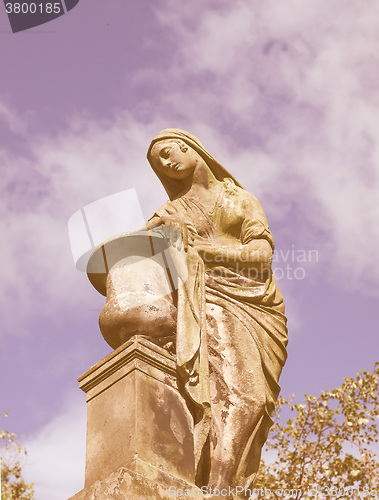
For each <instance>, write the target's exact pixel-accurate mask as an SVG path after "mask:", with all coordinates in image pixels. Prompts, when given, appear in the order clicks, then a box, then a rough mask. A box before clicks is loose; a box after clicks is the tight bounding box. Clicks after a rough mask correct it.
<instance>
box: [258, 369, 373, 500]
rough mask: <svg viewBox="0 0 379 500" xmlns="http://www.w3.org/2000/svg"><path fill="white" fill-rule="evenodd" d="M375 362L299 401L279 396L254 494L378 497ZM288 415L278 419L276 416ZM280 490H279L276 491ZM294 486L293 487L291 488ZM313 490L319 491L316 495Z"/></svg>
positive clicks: (299, 496) (333, 497)
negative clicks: (333, 386) (371, 367)
mask: <svg viewBox="0 0 379 500" xmlns="http://www.w3.org/2000/svg"><path fill="white" fill-rule="evenodd" d="M378 377H379V363H376V365H375V369H374V371H373V372H372V373H370V372H368V371H361V372H359V373H358V374H357V376H356V378H345V379H344V383H343V384H342V386H341V387H340V388H338V389H334V390H332V391H326V392H323V393H322V394H321V396H319V397H314V396H309V395H305V399H304V401H303V403H302V404H294V403H293V396H292V398H290V399H289V400H286V399H284V398H280V399H279V401H278V407H277V418H276V421H275V423H274V426H273V428H272V430H271V432H270V434H269V439H268V442H267V449H268V450H269V455H271V454H272V456H273V457H274V458H273V461H272V462H271V460H270V462H269V461H266V462H265V461H264V460H262V463H261V468H260V471H259V473H258V476H257V479H256V482H255V485H254V488H255V489H256V490H259V491H260V492H259V494H258V498H265V499H266V498H278V493H279V496H282V497H283V498H284V497H286V495H287V498H295V499H296V500H300V499H304V500H308V499H313V500H314V499H315V498H319V499H327V500H329V499H333V500H335V499H338V498H354V499H355V498H356V499H358V498H379V457H378V455H377V454H376V453H375V448H376V449H378V446H377V443H378V418H379V391H378ZM284 412H288V413H289V416H290V418H289V419H288V420H287V422H286V423H285V424H284V425H281V424H280V415H281V414H283V413H284ZM278 490H279V491H278ZM291 490H292V491H291ZM316 493H317V495H316Z"/></svg>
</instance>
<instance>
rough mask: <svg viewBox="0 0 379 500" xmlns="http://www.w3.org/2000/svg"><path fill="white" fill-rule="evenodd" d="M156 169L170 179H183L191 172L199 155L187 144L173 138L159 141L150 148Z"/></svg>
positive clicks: (199, 159) (198, 159) (196, 163)
mask: <svg viewBox="0 0 379 500" xmlns="http://www.w3.org/2000/svg"><path fill="white" fill-rule="evenodd" d="M151 157H152V160H153V165H154V167H155V168H156V170H157V171H158V172H159V173H161V174H163V175H165V176H167V177H170V178H171V179H185V178H186V177H188V176H190V175H192V174H193V172H194V170H195V168H196V166H197V165H198V164H199V161H201V156H200V155H199V154H198V153H197V152H196V151H195V150H193V149H192V148H190V147H189V146H188V145H187V144H185V143H184V142H182V141H180V143H178V142H177V141H176V140H174V139H167V140H163V141H159V142H157V143H156V144H154V146H153V148H152V150H151Z"/></svg>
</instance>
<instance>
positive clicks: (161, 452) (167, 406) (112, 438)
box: [78, 336, 195, 500]
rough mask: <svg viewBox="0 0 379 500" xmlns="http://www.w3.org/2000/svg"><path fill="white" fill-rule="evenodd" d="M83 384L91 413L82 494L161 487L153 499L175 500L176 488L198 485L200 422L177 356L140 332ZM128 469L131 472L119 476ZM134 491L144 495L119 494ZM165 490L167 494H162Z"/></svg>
mask: <svg viewBox="0 0 379 500" xmlns="http://www.w3.org/2000/svg"><path fill="white" fill-rule="evenodd" d="M79 382H80V387H81V389H82V390H83V391H84V392H85V393H86V395H87V398H86V399H87V405H88V417H87V448H86V472H85V492H83V493H81V495H84V496H82V497H80V496H79V497H78V498H86V499H87V497H88V498H108V497H101V495H100V493H98V492H106V491H108V490H109V491H114V493H112V495H115V496H110V497H109V498H112V499H113V498H128V499H129V498H130V499H131V500H134V498H145V497H143V496H141V497H140V496H138V495H139V494H141V495H143V494H144V493H141V492H143V491H145V490H144V488H145V489H146V488H150V487H153V486H154V485H155V486H154V488H153V490H154V492H155V493H154V495H157V496H155V497H154V496H151V497H150V496H147V497H146V498H167V489H168V488H169V487H170V486H172V487H174V486H175V485H177V487H179V485H180V484H183V485H187V487H189V486H188V485H191V484H192V485H193V483H194V481H195V462H194V452H193V423H192V417H191V414H190V412H189V410H188V408H187V406H186V404H185V401H184V399H183V397H182V396H181V395H180V394H179V391H178V388H177V382H176V364H175V358H174V356H173V355H171V354H170V353H168V352H167V351H166V350H165V349H163V348H161V347H159V346H156V345H155V344H152V343H151V342H149V341H148V340H146V339H144V338H142V337H139V336H135V337H133V338H132V339H130V340H129V341H128V342H126V343H125V344H124V345H122V346H121V347H119V348H118V349H116V350H115V351H114V352H112V353H111V354H109V355H108V356H106V357H105V358H104V359H102V360H101V361H100V362H98V363H97V364H96V365H94V366H93V367H92V368H91V369H90V370H88V372H86V373H85V374H84V375H82V376H81V377H80V378H79ZM124 469H125V471H126V470H127V472H125V471H124ZM120 470H122V471H124V472H125V473H124V472H122V474H121V473H120V474H121V475H120V474H118V475H117V474H116V473H117V471H120ZM142 478H145V480H146V481H144V480H142ZM133 481H136V483H135V484H134V482H133ZM95 483H96V484H97V485H98V486H96V487H92V485H94V484H95ZM149 485H150V486H149ZM88 488H91V489H90V490H89V489H88ZM96 488H97V489H96ZM133 488H136V490H135V491H136V493H135V494H136V495H137V496H135V497H134V496H124V497H122V496H121V497H118V496H117V495H121V494H122V493H118V491H119V490H120V491H121V492H123V491H124V490H125V489H127V490H128V491H129V493H130V491H132V490H133ZM89 491H91V493H89ZM133 491H134V490H133ZM163 491H166V493H165V495H166V496H162V497H161V496H159V495H160V494H161V493H162V492H163ZM138 492H140V493H138ZM107 494H108V493H107ZM162 494H163V493H162ZM86 495H87V496H86ZM88 495H98V496H88ZM133 495H134V493H133Z"/></svg>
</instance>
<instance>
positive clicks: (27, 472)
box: [23, 391, 86, 500]
mask: <svg viewBox="0 0 379 500" xmlns="http://www.w3.org/2000/svg"><path fill="white" fill-rule="evenodd" d="M64 401H65V404H64V405H62V406H63V407H64V408H65V409H64V410H63V411H62V413H61V414H60V415H58V416H56V417H54V418H53V419H52V420H51V421H50V422H49V423H48V424H47V425H46V426H44V427H43V428H42V429H41V430H40V431H39V432H38V433H37V434H35V435H34V436H31V437H29V438H26V440H24V442H23V446H25V448H26V450H27V452H28V455H27V459H26V464H25V466H24V467H23V476H24V479H25V481H27V482H33V483H34V487H35V494H36V498H38V500H67V498H69V497H70V496H72V495H74V494H75V493H77V492H78V491H80V490H81V489H82V488H83V487H84V468H85V438H86V403H85V400H84V395H82V394H79V391H75V393H73V394H67V395H66V397H65V398H64Z"/></svg>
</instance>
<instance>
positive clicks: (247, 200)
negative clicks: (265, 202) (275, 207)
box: [223, 178, 262, 210]
mask: <svg viewBox="0 0 379 500" xmlns="http://www.w3.org/2000/svg"><path fill="white" fill-rule="evenodd" d="M223 183H224V189H225V191H226V193H228V194H229V195H232V196H235V197H237V198H238V200H239V202H240V203H241V204H242V205H243V207H244V209H257V208H258V209H259V210H262V207H261V204H260V202H259V200H258V198H257V197H256V196H254V195H253V194H251V193H250V192H249V191H246V189H244V188H242V187H239V186H237V184H236V183H235V182H234V181H233V179H230V178H226V179H224V180H223Z"/></svg>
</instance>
